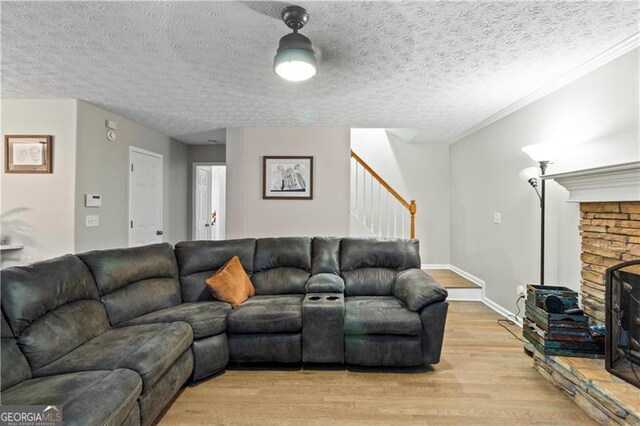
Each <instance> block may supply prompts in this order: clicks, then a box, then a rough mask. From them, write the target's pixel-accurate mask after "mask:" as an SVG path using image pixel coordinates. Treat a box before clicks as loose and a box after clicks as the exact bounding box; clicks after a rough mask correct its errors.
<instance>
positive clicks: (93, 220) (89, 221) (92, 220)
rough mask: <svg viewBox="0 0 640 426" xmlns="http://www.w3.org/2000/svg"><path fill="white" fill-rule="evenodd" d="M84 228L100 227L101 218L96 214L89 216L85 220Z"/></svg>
mask: <svg viewBox="0 0 640 426" xmlns="http://www.w3.org/2000/svg"><path fill="white" fill-rule="evenodd" d="M84 226H86V227H87V228H93V227H96V226H100V216H98V215H95V214H88V215H86V216H85V218H84Z"/></svg>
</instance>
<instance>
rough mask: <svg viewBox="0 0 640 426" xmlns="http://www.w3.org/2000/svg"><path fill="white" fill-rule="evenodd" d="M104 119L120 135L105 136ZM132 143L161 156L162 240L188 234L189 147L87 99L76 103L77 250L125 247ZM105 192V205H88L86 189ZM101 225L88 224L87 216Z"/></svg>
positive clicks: (93, 192) (180, 239)
mask: <svg viewBox="0 0 640 426" xmlns="http://www.w3.org/2000/svg"><path fill="white" fill-rule="evenodd" d="M105 120H114V121H116V122H117V123H118V130H117V134H118V138H117V139H116V140H115V141H113V142H111V141H109V140H107V138H106V136H105V134H106V128H105ZM129 146H136V147H138V148H142V149H146V150H149V151H152V152H155V153H158V154H162V156H163V162H164V164H163V166H164V171H163V193H164V200H163V202H164V209H163V215H162V217H163V226H164V229H163V231H164V237H163V238H164V241H168V242H170V243H174V244H175V243H177V242H178V241H182V240H186V239H187V238H188V237H189V236H190V234H191V231H190V228H189V224H190V212H191V207H190V204H189V200H190V196H189V191H190V187H191V182H190V180H189V176H190V173H191V172H190V170H189V167H190V166H189V146H188V145H186V144H183V143H182V142H179V141H177V140H174V139H171V138H170V137H169V136H166V135H164V134H162V133H159V132H156V131H155V130H151V129H148V128H146V127H144V126H141V125H139V124H137V123H134V122H132V121H130V120H128V119H126V118H124V117H121V116H118V115H116V114H113V113H111V112H109V111H106V110H104V109H102V108H99V107H97V106H95V105H92V104H89V103H87V102H78V147H77V167H76V169H77V172H76V195H75V201H76V220H75V246H76V247H75V249H76V251H78V252H82V251H86V250H94V249H104V248H113V247H126V246H127V245H128V235H129V228H128V223H129V212H128V210H129V207H128V191H129V183H128V182H129V181H128V179H129ZM85 193H91V194H100V195H102V207H100V208H86V207H84V198H83V197H84V194H85ZM87 214H97V215H99V216H100V226H99V227H95V228H87V227H85V215H87Z"/></svg>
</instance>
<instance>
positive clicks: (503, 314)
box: [482, 296, 522, 327]
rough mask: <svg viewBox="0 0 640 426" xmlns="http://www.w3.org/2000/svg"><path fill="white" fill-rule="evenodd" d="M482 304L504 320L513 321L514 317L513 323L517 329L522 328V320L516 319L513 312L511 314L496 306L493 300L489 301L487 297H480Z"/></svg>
mask: <svg viewBox="0 0 640 426" xmlns="http://www.w3.org/2000/svg"><path fill="white" fill-rule="evenodd" d="M482 303H484V304H485V305H487V306H488V307H490V308H491V309H493V310H494V311H496V312H497V313H499V314H500V315H502V316H503V317H505V318H508V319H510V320H513V319H514V317H515V318H516V321H515V323H516V324H517V325H518V326H519V327H522V318H520V317H516V315H515V314H514V313H513V312H511V311H510V310H508V309H505V308H503V307H502V306H500V305H498V304H497V303H496V302H494V301H493V300H491V299H489V298H488V297H487V296H483V297H482Z"/></svg>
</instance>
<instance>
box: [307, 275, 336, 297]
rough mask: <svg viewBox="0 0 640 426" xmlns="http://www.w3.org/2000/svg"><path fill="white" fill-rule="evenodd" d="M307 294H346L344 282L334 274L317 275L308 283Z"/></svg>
mask: <svg viewBox="0 0 640 426" xmlns="http://www.w3.org/2000/svg"><path fill="white" fill-rule="evenodd" d="M305 291H306V292H307V293H344V280H343V279H342V278H341V277H340V276H338V275H334V274H316V275H313V276H312V277H311V278H309V280H308V281H307V284H306V286H305Z"/></svg>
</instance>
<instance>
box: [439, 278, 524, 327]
mask: <svg viewBox="0 0 640 426" xmlns="http://www.w3.org/2000/svg"><path fill="white" fill-rule="evenodd" d="M449 269H450V270H451V271H453V272H455V273H456V274H458V275H460V276H461V277H464V278H466V279H468V280H469V281H471V282H472V283H474V284H477V285H479V286H480V288H481V289H482V293H481V294H482V295H481V297H480V298H479V299H477V298H468V299H467V298H465V297H464V296H462V295H461V297H455V298H450V300H452V301H472V300H474V301H479V302H482V303H484V304H485V305H487V306H488V307H490V308H491V309H493V310H494V311H496V312H497V313H498V314H500V315H501V316H503V317H505V318H508V319H511V320H513V319H514V318H516V321H515V323H516V324H517V325H518V326H519V327H522V318H519V317H516V315H515V314H514V313H513V312H511V311H510V310H508V309H506V308H504V307H502V306H501V305H499V304H497V303H496V302H494V301H493V300H491V299H489V298H488V297H487V296H486V283H485V282H484V280H482V279H480V278H478V277H476V276H475V275H473V274H470V273H469V272H467V271H465V270H462V269H460V268H458V267H457V266H454V265H450V268H449Z"/></svg>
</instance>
